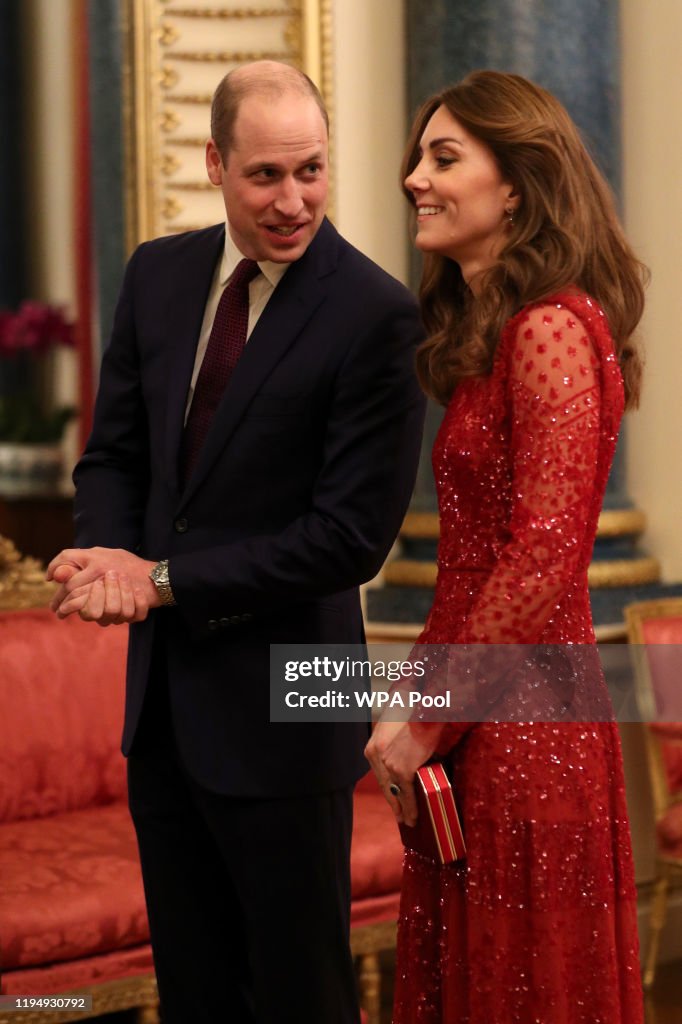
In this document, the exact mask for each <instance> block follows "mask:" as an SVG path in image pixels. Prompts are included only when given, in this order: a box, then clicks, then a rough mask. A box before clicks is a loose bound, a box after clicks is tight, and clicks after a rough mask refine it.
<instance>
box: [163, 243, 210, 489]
mask: <svg viewBox="0 0 682 1024" xmlns="http://www.w3.org/2000/svg"><path fill="white" fill-rule="evenodd" d="M197 243H198V244H197V245H196V246H194V247H193V248H192V249H191V250H189V251H188V253H187V257H186V259H185V260H183V261H179V263H178V274H177V277H176V279H175V280H174V282H173V298H172V300H171V303H170V304H169V307H168V309H167V311H166V324H167V330H168V337H169V339H172V346H173V347H172V350H171V353H170V357H169V360H168V404H167V407H166V429H165V439H166V441H165V470H166V478H167V480H168V482H169V484H170V486H171V487H172V489H173V490H176V491H177V490H179V487H178V452H179V451H180V442H181V439H182V431H183V429H184V422H185V406H186V404H187V389H188V387H189V382H190V380H191V378H192V371H193V369H194V360H195V358H196V350H197V343H198V339H199V334H200V332H201V325H202V322H203V319H204V310H205V308H206V301H207V299H208V293H209V290H210V287H211V282H212V280H213V273H214V270H215V266H216V263H217V262H218V260H219V258H220V255H221V253H222V251H223V247H224V245H225V228H224V225H217V226H216V227H214V228H211V229H210V230H209V231H207V232H206V233H205V236H204V237H203V238H198V239H197Z"/></svg>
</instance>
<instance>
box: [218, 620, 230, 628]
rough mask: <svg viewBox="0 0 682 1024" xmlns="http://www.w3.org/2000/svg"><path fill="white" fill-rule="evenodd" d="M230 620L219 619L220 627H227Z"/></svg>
mask: <svg viewBox="0 0 682 1024" xmlns="http://www.w3.org/2000/svg"><path fill="white" fill-rule="evenodd" d="M231 621H232V620H231V619H221V620H220V628H221V629H227V627H228V626H229V625H230V623H231Z"/></svg>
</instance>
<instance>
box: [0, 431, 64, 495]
mask: <svg viewBox="0 0 682 1024" xmlns="http://www.w3.org/2000/svg"><path fill="white" fill-rule="evenodd" d="M61 474H62V449H61V445H59V444H30V443H28V442H26V443H22V442H19V441H0V494H1V495H3V497H6V498H30V497H35V496H39V495H48V494H54V493H55V492H56V491H57V489H58V485H59V480H60V477H61Z"/></svg>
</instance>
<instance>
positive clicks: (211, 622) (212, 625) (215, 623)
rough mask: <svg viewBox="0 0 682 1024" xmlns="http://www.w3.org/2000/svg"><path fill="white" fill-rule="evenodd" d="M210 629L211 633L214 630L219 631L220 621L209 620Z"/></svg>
mask: <svg viewBox="0 0 682 1024" xmlns="http://www.w3.org/2000/svg"><path fill="white" fill-rule="evenodd" d="M208 628H209V629H210V630H211V632H213V630H214V629H217V628H218V620H217V619H209V620H208Z"/></svg>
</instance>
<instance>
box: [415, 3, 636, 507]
mask: <svg viewBox="0 0 682 1024" xmlns="http://www.w3.org/2000/svg"><path fill="white" fill-rule="evenodd" d="M407 49H408V99H409V112H410V116H412V114H413V113H414V112H415V111H416V110H417V108H418V107H419V105H420V104H421V103H422V102H423V100H425V99H426V97H427V96H429V95H430V94H431V93H433V92H437V91H438V90H440V89H442V88H443V87H444V86H445V85H447V84H449V83H451V82H456V81H458V80H459V79H460V78H463V77H464V75H466V74H467V73H468V72H469V71H473V70H475V69H477V68H492V69H495V70H498V71H511V72H514V73H515V74H519V75H524V76H525V77H526V78H530V79H532V80H533V81H535V82H537V83H538V84H539V85H542V86H544V87H545V88H547V89H549V90H550V91H551V92H553V93H554V94H555V95H556V96H557V97H558V98H559V99H560V100H561V102H562V103H564V105H565V106H566V107H567V109H568V111H569V112H570V114H571V116H572V117H573V119H574V120H575V122H576V123H577V125H578V126H579V128H580V130H581V132H582V134H583V137H584V139H585V141H586V142H587V145H588V147H589V148H590V151H591V153H592V155H593V156H594V158H595V159H596V162H597V163H598V165H599V166H600V167H601V169H602V171H603V172H604V173H605V175H606V177H607V178H608V180H609V182H610V184H611V187H612V188H613V189H614V191H615V192H616V194H617V195H618V194H619V191H620V183H621V174H620V136H619V124H620V104H619V99H620V97H619V40H618V0H551V2H548V0H476V3H475V4H472V3H471V0H407ZM414 275H415V281H416V280H417V279H418V276H419V269H418V258H416V259H415V268H414ZM440 415H441V413H440V410H438V409H437V408H436V407H435V406H434V407H432V408H431V409H430V411H429V416H428V420H427V431H426V438H425V443H424V452H423V455H422V465H421V467H420V473H419V477H418V481H417V490H416V493H415V498H414V502H413V506H412V507H413V509H415V510H419V511H423V510H427V509H435V494H434V491H433V484H432V481H431V476H430V447H431V443H432V440H433V436H434V434H435V432H436V430H437V428H438V423H439V421H440ZM623 444H624V441H623V438H622V437H621V443H620V445H619V452H618V453H617V455H616V460H615V463H614V467H613V472H612V474H611V479H610V481H609V486H608V489H607V495H606V502H605V505H606V507H607V508H624V507H627V506H628V505H629V504H630V503H629V500H628V498H627V495H626V492H625V479H624V466H623Z"/></svg>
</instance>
